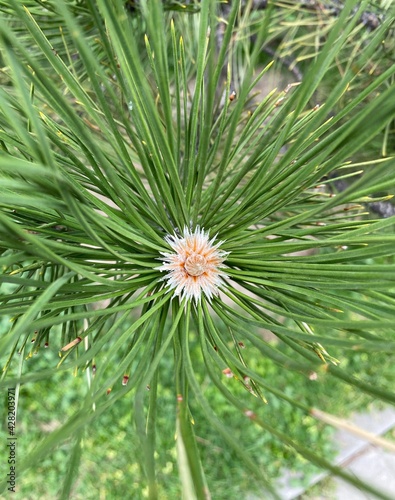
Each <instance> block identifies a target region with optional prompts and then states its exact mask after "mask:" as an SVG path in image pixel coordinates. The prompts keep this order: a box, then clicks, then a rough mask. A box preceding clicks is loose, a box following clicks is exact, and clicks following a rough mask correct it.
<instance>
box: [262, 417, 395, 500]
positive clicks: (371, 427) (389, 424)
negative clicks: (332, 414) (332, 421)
mask: <svg viewBox="0 0 395 500" xmlns="http://www.w3.org/2000/svg"><path fill="white" fill-rule="evenodd" d="M348 420H350V421H351V422H352V423H353V424H354V425H356V426H358V427H360V428H361V429H363V430H365V431H368V432H370V433H371V434H374V435H376V436H381V435H383V434H385V433H386V432H388V431H389V430H391V429H392V428H394V427H395V408H393V407H388V408H384V409H380V410H372V411H369V412H366V413H363V414H355V415H353V416H352V417H351V418H349V419H348ZM334 439H335V442H336V444H337V445H338V448H339V453H338V455H337V457H336V459H335V461H334V462H335V464H336V465H339V466H341V467H344V469H345V470H347V471H349V472H350V473H352V474H355V475H356V476H357V477H359V479H361V480H363V481H365V482H368V483H370V484H372V485H374V486H375V487H376V488H378V489H380V490H382V491H383V492H385V493H386V494H387V495H388V496H389V497H390V498H393V499H394V500H395V453H390V452H387V451H385V450H383V449H382V448H379V447H374V446H372V445H371V444H370V443H369V442H367V441H366V440H365V439H362V438H361V437H359V436H356V435H355V434H351V433H350V432H347V431H345V430H339V431H338V432H336V434H335V437H334ZM300 476H302V474H299V477H300ZM327 476H328V474H327V473H325V472H323V473H322V474H318V475H317V476H315V477H314V478H312V480H311V482H310V486H313V485H315V484H317V483H319V482H320V481H321V480H322V479H324V478H325V477H327ZM297 479H298V473H290V472H289V471H286V472H285V473H284V475H283V477H282V478H281V480H280V481H279V483H278V492H279V495H280V498H281V499H282V500H293V499H296V498H298V497H300V496H301V495H303V494H304V493H306V496H308V491H307V492H306V489H305V488H303V487H301V486H294V485H293V484H292V483H295V480H297ZM334 480H335V484H336V489H335V492H334V493H333V496H331V500H332V499H333V500H373V499H375V498H376V497H373V496H370V495H368V494H366V493H364V492H361V491H359V490H358V489H356V488H355V487H354V486H351V485H349V484H348V483H346V482H344V481H342V480H340V479H337V478H335V479H334ZM318 498H320V499H322V498H323V497H319V496H318V497H317V499H318ZM262 500H263V499H262ZM325 500H327V499H325Z"/></svg>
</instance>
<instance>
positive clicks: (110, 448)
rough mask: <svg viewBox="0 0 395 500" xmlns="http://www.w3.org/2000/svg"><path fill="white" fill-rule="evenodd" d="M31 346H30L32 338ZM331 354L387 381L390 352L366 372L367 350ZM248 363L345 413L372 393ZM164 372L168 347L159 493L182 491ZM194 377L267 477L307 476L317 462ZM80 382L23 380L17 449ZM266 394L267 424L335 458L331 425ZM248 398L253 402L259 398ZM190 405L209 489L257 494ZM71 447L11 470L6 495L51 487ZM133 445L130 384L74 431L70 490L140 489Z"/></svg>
mask: <svg viewBox="0 0 395 500" xmlns="http://www.w3.org/2000/svg"><path fill="white" fill-rule="evenodd" d="M278 347H280V346H279V345H278ZM32 348H33V349H32V352H34V349H35V346H34V344H33V345H32ZM280 350H282V351H283V352H286V351H287V348H286V347H284V346H283V347H280ZM191 351H192V352H191V355H193V356H196V357H197V358H199V356H200V357H201V355H200V352H199V348H198V345H197V342H195V343H194V344H192V345H191ZM332 354H334V355H337V356H338V357H339V358H340V359H341V360H342V364H346V365H347V368H348V369H349V370H351V371H352V372H353V373H354V375H356V376H359V375H361V374H364V375H366V374H367V375H368V377H369V381H370V383H372V384H374V383H376V382H377V383H379V384H382V383H383V379H385V381H386V384H389V385H391V384H393V383H394V382H395V365H394V364H393V363H392V362H391V356H389V355H386V354H382V355H380V359H377V366H380V367H381V368H380V372H379V373H378V372H377V369H376V370H375V371H374V372H373V370H371V369H370V365H371V363H370V359H369V356H368V355H367V354H364V353H362V354H361V353H355V354H354V355H353V356H351V357H350V356H348V357H347V359H342V354H341V351H339V352H333V353H332ZM58 359H59V358H58V353H57V352H56V350H55V349H52V347H51V346H50V347H49V348H48V349H44V348H43V347H40V348H39V349H38V350H37V353H36V354H33V355H31V356H30V357H29V356H28V359H27V361H26V363H27V366H28V367H29V369H30V370H31V371H32V372H36V371H40V370H42V369H44V368H48V367H49V366H54V365H56V363H57V362H58ZM250 367H251V368H252V369H254V370H256V372H257V373H259V374H261V375H262V376H263V377H264V378H265V379H266V380H267V381H270V383H271V384H272V385H273V386H275V387H276V388H277V389H279V390H282V391H284V392H285V394H286V395H287V396H289V397H290V398H295V399H297V400H299V401H302V402H303V403H305V404H307V405H309V406H314V407H318V408H320V409H322V410H324V411H327V412H330V413H334V414H339V415H342V416H346V415H348V414H349V413H350V412H352V411H365V410H367V409H368V408H367V407H368V405H371V404H372V402H371V398H369V397H368V396H366V395H364V394H363V393H362V392H360V391H358V390H356V389H355V388H353V387H350V386H348V387H347V388H345V387H344V386H343V384H341V383H340V382H339V381H337V380H336V379H334V378H333V377H326V376H325V375H321V374H319V375H318V379H315V377H314V375H312V376H311V377H310V378H308V377H306V376H304V375H299V374H295V373H292V372H290V371H288V370H284V369H283V368H282V367H280V366H277V365H276V364H274V363H272V362H271V360H269V359H265V358H262V357H257V356H256V357H254V358H252V359H250ZM173 372H174V367H173V366H172V359H171V356H167V357H166V358H165V359H164V360H163V362H162V364H161V368H160V383H159V387H158V394H159V396H158V402H157V406H158V419H157V426H158V427H157V429H158V431H157V444H158V450H161V451H160V452H159V453H158V454H157V456H156V458H157V461H158V469H157V476H158V484H159V495H160V498H161V499H169V500H171V499H174V498H179V497H180V495H181V491H180V483H179V480H178V468H177V459H176V444H175V428H174V422H175V416H176V406H175V403H174V399H175V398H174V385H173V380H172V378H173ZM224 379H225V385H226V386H227V387H228V388H229V389H231V390H232V391H233V393H234V394H236V395H239V396H242V395H243V394H242V393H244V392H245V388H244V387H243V386H242V384H240V382H239V381H237V380H236V379H235V378H227V377H226V376H224ZM199 381H200V383H201V386H202V388H203V391H204V394H205V396H206V398H207V399H208V400H209V401H210V403H211V405H212V407H213V408H215V409H216V412H217V415H218V416H219V418H220V419H221V421H222V422H223V423H224V425H226V426H228V427H229V428H231V429H233V433H234V437H235V438H236V439H237V441H240V442H242V443H243V445H244V446H245V449H246V450H247V452H248V454H249V455H250V457H251V458H252V459H253V460H254V461H255V462H256V463H257V464H258V465H259V467H261V468H262V470H265V471H266V473H267V474H268V475H270V476H271V477H273V478H276V477H279V475H281V473H282V471H283V470H284V469H288V470H290V471H292V472H293V473H294V476H295V479H294V484H299V485H300V484H301V485H303V486H306V487H307V486H308V483H309V479H310V478H311V477H312V475H313V474H315V473H317V472H318V469H317V468H316V467H314V466H313V465H312V464H311V463H309V462H308V461H307V460H305V459H303V458H302V457H301V456H299V455H297V454H295V452H294V451H293V450H292V449H289V448H284V446H283V445H282V444H281V443H280V442H278V441H276V440H275V438H273V437H272V436H271V435H270V434H269V433H267V432H262V431H261V430H260V429H259V428H258V427H257V426H254V425H249V420H248V419H247V418H246V416H245V415H243V414H240V413H237V412H235V411H234V409H233V408H232V407H230V406H229V402H228V401H227V400H226V399H225V398H224V397H223V396H221V394H220V393H219V391H217V389H216V387H215V386H214V384H213V383H212V382H211V380H210V378H209V377H208V376H207V375H206V376H204V375H201V376H200V379H199ZM87 390H88V384H87V379H86V374H84V373H82V372H79V373H78V374H76V375H75V376H73V375H72V374H71V373H70V372H66V373H64V372H63V373H62V372H61V373H58V374H56V375H53V376H52V377H49V378H47V379H46V380H43V381H40V382H35V383H30V384H27V385H25V386H23V387H22V389H21V394H20V403H19V409H18V422H17V437H18V449H17V453H18V456H26V454H27V453H29V452H30V451H32V450H33V449H34V448H35V447H36V446H37V443H39V442H40V441H41V440H42V439H43V438H44V437H46V436H48V435H49V434H50V432H53V431H55V430H56V429H57V428H59V427H60V425H61V424H63V423H65V422H66V421H67V420H68V419H69V418H71V417H72V416H73V413H74V412H76V411H78V409H79V407H80V401H83V400H84V398H85V396H86V392H87ZM265 397H267V401H268V402H267V405H266V407H265V413H264V415H265V419H266V421H267V423H268V424H270V425H275V426H276V428H277V429H278V430H281V431H283V432H284V433H287V434H288V435H289V436H290V437H292V438H294V439H297V440H298V441H300V442H303V443H304V444H305V445H306V446H307V447H311V448H312V449H314V450H315V451H316V452H318V453H320V454H321V455H323V456H325V457H326V458H327V459H329V460H332V459H333V458H334V456H335V452H336V445H335V443H334V442H333V440H332V437H333V432H334V431H333V429H331V428H329V427H327V426H324V425H322V424H320V423H317V422H316V421H315V420H314V419H313V418H312V417H309V416H306V415H305V414H304V413H303V412H302V411H300V410H298V409H295V408H294V407H292V406H291V405H288V404H284V403H283V402H282V401H281V400H280V399H278V398H276V397H275V396H274V395H271V394H265ZM254 399H256V398H254ZM256 403H257V406H258V404H259V400H258V399H257V400H256ZM252 408H253V407H252ZM191 414H192V418H193V421H194V427H195V432H196V436H197V443H198V448H199V453H200V455H201V459H202V462H203V463H204V464H205V467H206V470H207V481H208V484H209V487H210V489H211V491H213V492H216V495H215V498H216V499H219V500H222V499H224V500H225V499H226V498H237V497H240V496H245V495H246V494H247V493H249V492H255V493H256V494H257V495H258V496H259V494H262V490H260V489H259V487H258V486H257V485H256V484H255V482H254V481H253V480H252V478H251V476H250V474H249V473H248V471H246V469H245V467H244V464H243V463H240V460H239V458H238V457H237V455H236V454H235V453H234V452H232V450H229V447H228V446H227V445H226V443H225V442H224V440H223V438H222V437H221V436H219V435H218V433H217V432H216V431H215V430H214V429H212V428H211V427H210V425H209V424H208V423H207V420H206V419H205V418H204V415H203V413H202V411H201V409H200V407H199V405H198V404H196V402H194V403H193V404H192V405H191ZM2 434H3V435H2V436H1V439H2V440H3V441H4V440H5V438H6V434H5V430H4V429H3V430H2ZM70 453H72V441H71V440H70V439H69V440H67V441H66V442H65V443H64V444H62V445H61V446H58V447H57V448H56V449H55V450H54V451H53V452H51V453H50V454H48V456H47V457H46V459H45V460H44V461H43V462H41V463H40V464H37V466H35V467H33V468H32V469H30V470H29V471H27V472H26V473H25V474H24V475H23V476H22V477H20V478H19V479H18V493H17V494H16V495H15V496H14V498H16V499H18V500H19V499H25V498H29V496H31V495H34V497H35V498H37V497H40V498H44V499H50V498H55V497H57V496H58V495H59V477H62V476H63V475H64V474H66V473H67V467H68V465H67V464H68V460H67V459H68V456H69V455H70ZM140 454H141V448H140V444H139V441H138V438H137V436H136V432H135V428H134V422H133V398H132V397H131V394H130V393H129V394H127V395H125V396H124V397H123V398H121V399H119V400H118V401H117V403H116V404H114V405H111V406H110V407H109V408H108V410H107V411H106V412H104V413H102V414H101V415H100V416H99V417H98V418H96V419H94V420H93V422H92V423H91V425H89V426H87V428H86V431H85V433H84V435H83V439H82V457H81V463H80V470H79V471H78V473H75V474H76V475H75V476H74V477H73V479H76V482H75V485H74V488H73V493H72V498H73V499H76V500H79V499H92V500H93V499H97V498H110V499H111V498H126V497H127V498H136V499H139V498H146V497H147V490H146V489H144V488H142V470H141V461H140ZM37 477H40V481H37ZM316 488H318V489H319V488H321V486H317V487H316ZM115 491H116V493H114V492H115ZM313 493H314V490H313Z"/></svg>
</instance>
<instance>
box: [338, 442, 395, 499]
mask: <svg viewBox="0 0 395 500" xmlns="http://www.w3.org/2000/svg"><path fill="white" fill-rule="evenodd" d="M346 469H347V471H348V472H351V473H353V474H355V475H356V476H357V477H358V478H359V479H361V480H363V481H365V482H366V483H369V484H371V485H372V486H375V487H376V488H377V489H378V490H380V491H382V492H383V493H386V494H387V495H388V496H389V497H390V498H394V499H395V453H389V452H386V451H383V450H382V449H378V448H373V447H369V448H368V449H366V450H365V452H363V453H362V454H360V455H358V456H357V457H355V458H354V459H353V460H352V462H351V463H350V465H349V466H347V467H346ZM335 498H336V499H337V500H376V499H377V497H376V496H373V495H370V494H368V493H366V492H363V491H360V490H358V489H356V488H355V487H354V486H351V485H350V484H349V483H346V482H345V481H342V480H340V479H336V493H335Z"/></svg>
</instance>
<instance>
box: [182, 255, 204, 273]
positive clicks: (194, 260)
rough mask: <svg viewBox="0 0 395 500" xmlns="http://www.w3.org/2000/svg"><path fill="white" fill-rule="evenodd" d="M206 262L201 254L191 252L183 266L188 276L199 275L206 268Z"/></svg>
mask: <svg viewBox="0 0 395 500" xmlns="http://www.w3.org/2000/svg"><path fill="white" fill-rule="evenodd" d="M206 264H207V261H206V259H205V258H204V257H203V255H199V254H198V253H193V254H192V255H190V256H189V257H188V258H187V260H186V261H185V264H184V267H185V271H186V272H187V273H188V274H189V275H190V276H200V275H201V274H203V273H204V271H205V270H206Z"/></svg>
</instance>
